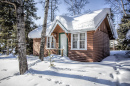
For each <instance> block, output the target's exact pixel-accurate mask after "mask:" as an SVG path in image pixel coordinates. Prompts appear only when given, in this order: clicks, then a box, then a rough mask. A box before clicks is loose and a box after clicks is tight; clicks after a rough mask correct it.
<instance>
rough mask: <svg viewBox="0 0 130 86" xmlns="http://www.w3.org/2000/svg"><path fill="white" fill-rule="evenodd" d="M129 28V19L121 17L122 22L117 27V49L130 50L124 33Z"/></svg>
mask: <svg viewBox="0 0 130 86" xmlns="http://www.w3.org/2000/svg"><path fill="white" fill-rule="evenodd" d="M129 30H130V19H128V18H127V19H126V18H122V23H121V24H120V28H119V29H118V37H119V38H118V39H117V41H118V45H117V46H116V47H117V49H119V50H130V39H126V34H127V32H128V31H129Z"/></svg>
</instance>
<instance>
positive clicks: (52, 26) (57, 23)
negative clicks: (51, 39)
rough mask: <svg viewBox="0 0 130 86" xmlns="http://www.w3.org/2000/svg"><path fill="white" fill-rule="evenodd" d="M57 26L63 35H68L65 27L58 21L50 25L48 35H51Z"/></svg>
mask: <svg viewBox="0 0 130 86" xmlns="http://www.w3.org/2000/svg"><path fill="white" fill-rule="evenodd" d="M57 25H59V26H60V27H61V28H62V29H63V30H64V31H65V33H69V30H67V29H66V28H65V26H64V25H63V24H62V23H61V22H60V21H59V20H56V21H55V22H54V23H53V24H52V25H51V27H50V28H51V29H50V31H49V34H48V35H51V33H52V32H53V31H54V29H55V28H56V26H57Z"/></svg>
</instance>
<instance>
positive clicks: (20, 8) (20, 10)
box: [0, 0, 28, 74]
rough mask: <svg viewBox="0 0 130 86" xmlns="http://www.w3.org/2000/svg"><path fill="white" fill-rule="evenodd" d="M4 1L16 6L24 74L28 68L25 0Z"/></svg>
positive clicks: (21, 65)
mask: <svg viewBox="0 0 130 86" xmlns="http://www.w3.org/2000/svg"><path fill="white" fill-rule="evenodd" d="M0 2H2V3H7V4H11V5H13V6H14V8H15V11H16V18H17V40H18V59H19V71H20V74H24V73H25V72H26V71H27V70H28V64H27V58H26V43H25V23H24V9H23V7H24V5H23V0H15V1H14V2H15V3H13V2H11V1H10V0H5V1H0Z"/></svg>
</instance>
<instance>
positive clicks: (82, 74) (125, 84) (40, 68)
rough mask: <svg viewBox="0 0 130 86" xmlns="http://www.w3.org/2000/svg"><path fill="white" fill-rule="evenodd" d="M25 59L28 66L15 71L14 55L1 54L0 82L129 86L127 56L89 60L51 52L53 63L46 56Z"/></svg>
mask: <svg viewBox="0 0 130 86" xmlns="http://www.w3.org/2000/svg"><path fill="white" fill-rule="evenodd" d="M27 59H28V66H29V70H28V71H27V72H26V73H25V74H24V75H19V72H18V71H19V70H18V59H17V57H15V56H13V55H10V56H7V55H1V56H0V86H130V58H129V57H127V56H124V55H122V56H121V55H118V54H117V55H114V56H109V57H107V58H106V59H104V60H103V61H102V62H93V63H89V62H78V61H71V60H70V59H69V58H68V57H60V56H58V55H53V57H52V60H53V61H54V62H53V64H54V65H55V66H54V67H50V66H49V65H50V60H49V57H45V58H44V61H40V60H39V59H38V57H37V56H27Z"/></svg>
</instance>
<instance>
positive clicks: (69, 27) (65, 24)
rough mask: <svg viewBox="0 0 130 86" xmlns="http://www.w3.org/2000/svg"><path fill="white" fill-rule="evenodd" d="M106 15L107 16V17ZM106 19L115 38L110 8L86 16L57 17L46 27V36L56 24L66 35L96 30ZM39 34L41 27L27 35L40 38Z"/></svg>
mask: <svg viewBox="0 0 130 86" xmlns="http://www.w3.org/2000/svg"><path fill="white" fill-rule="evenodd" d="M107 15H109V16H108V17H107ZM106 17H107V18H108V20H109V24H110V26H111V30H112V32H113V37H114V38H116V31H115V29H114V27H113V23H112V21H111V19H110V18H111V16H110V8H104V9H100V10H96V11H93V12H90V13H87V14H83V15H80V16H74V17H69V16H64V15H61V16H57V17H56V18H55V20H54V21H53V22H52V23H50V24H49V25H48V27H47V31H46V35H51V33H52V32H53V30H54V29H55V27H56V26H57V24H58V25H59V26H60V27H61V28H62V29H63V30H64V31H65V32H66V33H74V32H83V31H91V30H96V29H97V28H98V26H99V25H100V24H101V23H102V21H103V20H104V19H105V18H106ZM41 32H42V27H39V28H36V29H35V30H33V31H31V32H30V33H29V34H28V37H29V38H41ZM34 34H35V35H34Z"/></svg>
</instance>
